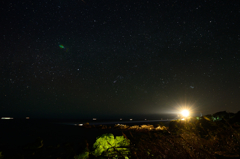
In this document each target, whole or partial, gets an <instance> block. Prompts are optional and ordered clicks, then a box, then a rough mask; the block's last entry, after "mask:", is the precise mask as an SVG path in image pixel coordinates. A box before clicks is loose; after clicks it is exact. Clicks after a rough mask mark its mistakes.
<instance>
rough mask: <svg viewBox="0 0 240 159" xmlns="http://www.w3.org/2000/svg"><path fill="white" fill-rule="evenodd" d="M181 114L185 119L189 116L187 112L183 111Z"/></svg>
mask: <svg viewBox="0 0 240 159" xmlns="http://www.w3.org/2000/svg"><path fill="white" fill-rule="evenodd" d="M181 114H182V116H184V117H187V116H189V111H188V110H186V109H185V110H183V111H182V112H181Z"/></svg>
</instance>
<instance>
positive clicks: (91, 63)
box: [0, 0, 240, 118]
mask: <svg viewBox="0 0 240 159" xmlns="http://www.w3.org/2000/svg"><path fill="white" fill-rule="evenodd" d="M0 4H1V5H0V8H1V16H0V17H1V25H0V32H1V34H0V35H1V37H0V42H1V43H0V46H1V51H0V90H1V91H0V116H13V117H25V116H30V117H40V118H52V117H53V118H83V117H84V118H88V117H89V118H92V117H99V118H100V117H106V118H108V117H109V118H110V117H116V118H118V117H123V118H124V117H129V116H142V117H143V116H157V115H160V114H174V113H176V112H177V111H178V110H179V108H180V107H189V108H190V109H191V110H192V111H193V112H195V113H199V112H201V113H203V114H209V113H215V112H218V111H224V110H226V111H229V112H234V113H235V112H237V111H239V110H240V98H239V96H240V42H239V41H240V30H239V27H240V20H239V17H240V10H239V8H240V2H239V0H231V1H225V0H194V1H193V0H184V1H183V0H164V1H157V0H153V1H152V0H148V1H146V0H131V1H124V0H41V1H35V0H29V1H24V0H23V1H17V0H3V1H1V2H0Z"/></svg>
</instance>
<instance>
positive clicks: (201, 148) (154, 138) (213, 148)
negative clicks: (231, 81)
mask: <svg viewBox="0 0 240 159" xmlns="http://www.w3.org/2000/svg"><path fill="white" fill-rule="evenodd" d="M84 127H85V128H91V129H111V130H112V129H119V131H122V136H114V135H113V134H111V133H108V134H103V135H102V136H99V137H98V138H97V139H96V140H95V142H94V143H91V142H88V141H85V142H83V143H80V144H79V148H78V149H76V148H75V147H74V146H73V145H71V144H70V143H66V144H58V145H56V146H45V145H44V141H42V140H41V139H40V138H39V139H37V140H36V142H34V143H32V144H29V145H25V146H24V147H22V148H19V149H14V150H13V149H4V148H1V149H0V151H1V153H0V159H2V158H3V159H5V158H6V159H8V158H14V159H16V158H19V159H42V158H49V159H50V158H51V159H52V158H54V159H65V158H66V159H68V158H70V159H84V158H85V159H87V158H90V159H91V158H115V159H116V158H125V159H127V158H134V159H135V158H139V159H148V158H153V159H158V158H159V159H161V158H170V159H171V158H178V159H188V158H194V159H198V158H200V159H201V158H202V159H208V158H209V159H214V158H239V155H240V111H239V112H238V113H236V114H234V113H227V112H218V113H215V114H213V115H206V116H203V117H198V118H188V119H186V120H175V121H171V122H170V123H169V126H168V127H164V126H163V125H162V124H161V123H159V124H156V125H145V126H132V127H129V126H126V125H115V126H114V127H111V128H110V127H107V126H98V127H95V128H92V127H90V126H89V125H88V124H85V125H84ZM83 129H84V128H83Z"/></svg>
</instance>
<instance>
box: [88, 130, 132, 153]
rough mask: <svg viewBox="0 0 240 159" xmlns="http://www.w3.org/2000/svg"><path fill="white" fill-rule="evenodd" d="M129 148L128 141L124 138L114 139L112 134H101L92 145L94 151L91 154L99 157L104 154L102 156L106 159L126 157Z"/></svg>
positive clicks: (117, 137)
mask: <svg viewBox="0 0 240 159" xmlns="http://www.w3.org/2000/svg"><path fill="white" fill-rule="evenodd" d="M129 146H130V140H128V139H126V138H125V137H124V136H116V138H114V135H113V134H103V135H102V136H100V137H98V138H97V140H96V142H95V143H94V144H93V148H94V149H95V150H94V152H92V154H93V155H95V156H101V155H102V153H104V156H108V157H117V156H121V157H127V154H128V153H129V152H130V151H129V148H128V147H129Z"/></svg>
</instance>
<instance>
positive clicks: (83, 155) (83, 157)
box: [74, 150, 89, 159]
mask: <svg viewBox="0 0 240 159" xmlns="http://www.w3.org/2000/svg"><path fill="white" fill-rule="evenodd" d="M88 158H89V152H88V151H87V150H85V151H84V152H83V153H81V154H79V155H76V156H74V159H88Z"/></svg>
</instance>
